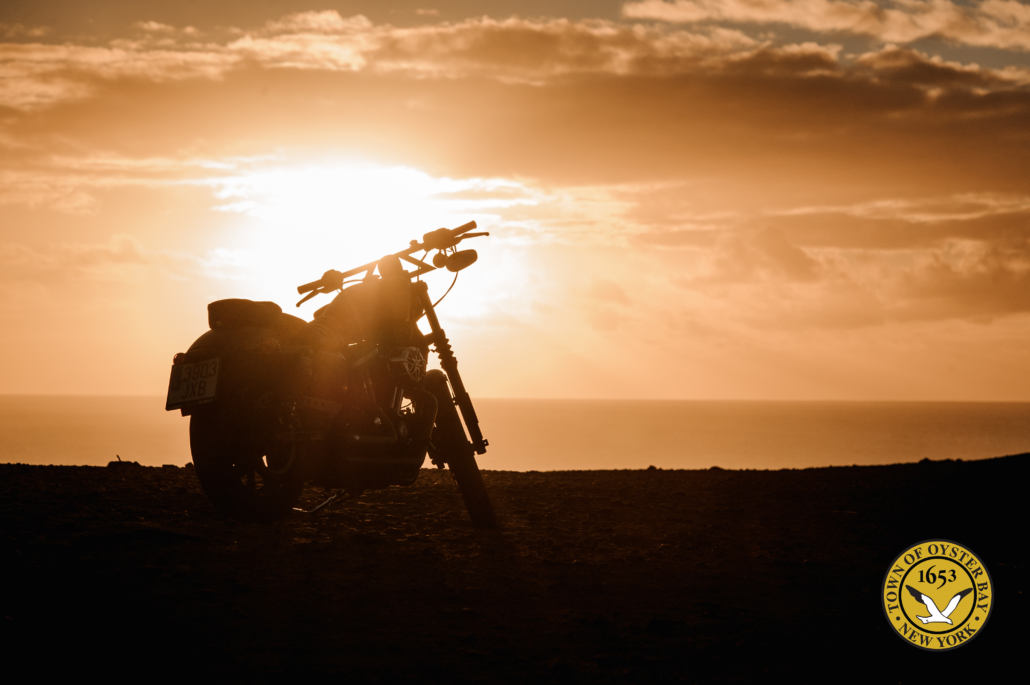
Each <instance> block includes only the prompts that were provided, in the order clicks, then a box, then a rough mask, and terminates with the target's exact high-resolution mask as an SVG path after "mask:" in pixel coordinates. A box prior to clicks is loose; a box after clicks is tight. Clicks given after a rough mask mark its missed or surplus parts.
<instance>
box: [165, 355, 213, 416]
mask: <svg viewBox="0 0 1030 685" xmlns="http://www.w3.org/2000/svg"><path fill="white" fill-rule="evenodd" d="M221 361H222V360H221V359H206V360H204V361H202V362H195V363H193V364H179V365H178V366H173V367H172V377H171V379H170V380H169V381H168V399H167V400H166V401H165V410H166V411H171V410H173V409H179V408H180V407H182V406H183V405H185V404H193V403H194V402H210V401H211V400H213V399H214V398H215V390H217V389H218V369H219V367H220V366H221Z"/></svg>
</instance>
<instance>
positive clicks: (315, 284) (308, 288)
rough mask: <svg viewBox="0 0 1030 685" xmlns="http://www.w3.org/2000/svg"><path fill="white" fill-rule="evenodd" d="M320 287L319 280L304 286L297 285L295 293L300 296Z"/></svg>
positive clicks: (320, 282)
mask: <svg viewBox="0 0 1030 685" xmlns="http://www.w3.org/2000/svg"><path fill="white" fill-rule="evenodd" d="M321 285H322V279H321V278H320V279H318V280H317V281H311V282H310V283H305V284H304V285H298V286H297V292H298V293H300V294H301V295H303V294H304V293H307V292H311V291H312V290H314V289H315V288H317V287H319V286H321Z"/></svg>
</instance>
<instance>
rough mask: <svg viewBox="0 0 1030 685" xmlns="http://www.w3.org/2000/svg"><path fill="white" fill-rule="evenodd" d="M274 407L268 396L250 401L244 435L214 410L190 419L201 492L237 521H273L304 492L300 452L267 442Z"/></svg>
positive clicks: (198, 411) (290, 508) (193, 450)
mask: <svg viewBox="0 0 1030 685" xmlns="http://www.w3.org/2000/svg"><path fill="white" fill-rule="evenodd" d="M273 402H274V399H273V397H272V394H271V393H269V392H266V393H261V394H259V395H258V396H257V397H256V398H255V399H253V400H252V401H251V402H250V403H249V406H247V407H246V410H245V411H246V418H247V423H246V424H245V425H244V430H243V431H241V430H240V427H239V425H234V424H233V423H232V422H230V421H229V420H228V418H227V417H226V415H225V414H226V413H227V412H226V411H224V410H220V409H219V408H218V407H216V406H214V405H211V406H208V407H201V408H199V409H198V410H197V411H195V412H194V413H193V415H192V416H191V417H190V451H191V452H192V454H193V465H194V468H195V470H196V473H197V479H198V480H199V481H200V486H201V487H202V488H203V490H204V494H206V495H207V498H208V500H210V502H211V503H212V504H213V505H214V506H215V508H216V509H218V510H219V511H220V512H221V513H222V514H224V515H226V516H229V517H231V518H234V519H237V520H240V521H247V522H252V523H271V522H273V521H277V520H279V519H281V518H282V517H284V516H285V515H286V514H288V513H289V512H290V511H291V510H292V508H293V506H294V505H295V504H296V503H297V500H298V499H300V495H301V492H302V491H303V489H304V471H303V465H302V463H301V462H302V460H301V457H300V454H299V448H298V447H297V446H296V445H292V444H288V443H287V444H276V443H275V440H274V438H271V439H270V438H269V437H268V436H269V435H270V428H269V427H270V426H273V425H274V424H275V423H277V421H276V420H275V417H274V416H272V415H271V413H272V412H270V411H269V410H270V408H271V406H272V405H273Z"/></svg>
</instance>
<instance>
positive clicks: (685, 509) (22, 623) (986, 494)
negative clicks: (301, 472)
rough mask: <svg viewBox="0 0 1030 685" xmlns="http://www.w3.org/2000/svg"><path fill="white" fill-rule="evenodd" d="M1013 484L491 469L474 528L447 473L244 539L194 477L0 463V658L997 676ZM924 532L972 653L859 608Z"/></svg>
mask: <svg viewBox="0 0 1030 685" xmlns="http://www.w3.org/2000/svg"><path fill="white" fill-rule="evenodd" d="M1028 464H1030V454H1028V455H1019V456H1013V457H1005V458H1000V459H990V460H984V461H975V462H965V463H963V462H952V461H944V462H926V461H924V462H923V463H919V464H908V465H895V466H877V467H850V468H824V469H808V470H801V471H791V470H784V471H724V470H718V469H711V470H705V471H661V470H642V471H580V472H545V473H535V472H529V473H515V472H500V471H492V472H491V471H488V472H485V474H484V477H485V481H486V485H487V488H488V489H489V491H490V493H491V495H492V497H493V498H494V501H495V503H496V506H497V509H498V512H499V515H500V519H501V521H502V526H501V528H500V529H498V530H493V531H484V530H476V529H473V528H472V527H471V525H470V524H469V523H468V520H467V517H466V515H465V512H464V508H463V505H462V501H461V497H460V495H459V494H458V492H457V490H456V488H455V487H454V485H453V483H452V482H451V479H450V476H449V474H448V472H446V471H443V472H438V471H428V470H427V471H423V474H422V476H421V477H420V479H419V480H418V482H417V483H416V484H415V485H414V486H412V487H411V488H407V489H402V488H393V489H389V490H384V491H380V492H370V493H366V494H365V495H363V496H362V497H360V498H359V499H356V500H351V501H347V502H344V503H340V504H334V505H333V506H331V507H330V508H329V509H328V510H326V511H322V512H319V513H317V514H313V515H302V514H296V515H293V516H290V517H289V518H288V519H287V520H284V521H282V522H280V523H277V524H273V525H245V524H240V523H237V522H234V521H232V520H228V519H225V518H222V517H220V516H219V515H218V514H217V513H216V512H215V511H214V510H213V509H212V508H211V506H210V505H209V504H208V502H207V500H206V499H205V497H204V495H203V493H202V492H201V490H200V488H199V486H198V484H197V481H196V477H195V475H194V473H193V470H192V468H190V467H187V468H175V467H165V468H144V467H139V466H132V465H128V466H126V465H121V466H112V467H108V468H92V467H69V466H23V465H16V464H5V465H0V526H2V534H3V535H2V550H0V551H2V556H0V563H2V564H3V569H4V570H3V575H4V577H5V580H6V582H5V589H4V594H3V597H4V600H3V619H2V620H3V624H4V625H5V628H4V632H5V633H6V634H7V637H6V638H5V639H4V641H3V644H4V651H5V653H6V658H5V660H6V661H7V664H8V668H11V667H13V666H15V665H18V664H20V663H24V664H28V665H29V666H30V667H31V668H32V669H33V671H32V672H33V673H34V674H36V677H37V678H44V677H46V676H48V675H78V676H81V675H85V674H89V673H100V674H106V675H109V676H112V677H125V678H129V677H132V678H137V677H149V678H153V677H158V678H161V679H165V678H170V677H172V676H173V675H174V676H179V675H186V676H189V677H218V678H222V679H229V680H255V679H257V680H271V679H281V678H282V677H283V676H295V677H303V678H318V677H320V676H329V677H333V678H349V679H351V680H352V681H357V682H368V681H393V680H396V679H398V678H405V679H409V680H414V679H419V680H424V681H429V682H437V681H443V680H447V681H450V682H465V681H480V682H532V681H545V682H561V683H567V682H591V683H593V682H609V681H620V682H635V683H649V682H664V681H687V682H712V681H721V682H727V681H729V682H736V681H740V682H748V681H768V680H784V679H788V678H789V679H799V680H801V681H803V682H839V681H842V680H848V679H850V678H851V677H854V676H862V677H864V678H866V679H868V680H869V681H870V682H917V681H923V680H926V679H928V678H941V677H945V676H946V677H947V678H948V679H949V680H950V679H952V678H955V677H961V676H974V677H977V678H979V679H981V680H983V679H986V680H994V679H997V678H999V677H1000V676H1001V671H1002V669H1003V668H1004V667H1005V666H1006V665H1012V664H1016V665H1019V666H1020V667H1021V664H1022V659H1021V658H1020V656H1021V655H1022V653H1024V652H1025V645H1026V639H1027V637H1028V630H1027V621H1026V620H1025V619H1023V618H1022V617H1023V615H1024V612H1025V610H1026V609H1027V604H1026V600H1025V586H1026V585H1027V584H1028V580H1027V578H1026V576H1025V572H1026V551H1025V549H1026V544H1027V543H1026V532H1025V531H1026V528H1025V520H1026V519H1024V518H1023V517H1024V516H1025V514H1024V501H1025V498H1024V497H1023V490H1024V489H1025V487H1026V484H1027V478H1026V476H1027V467H1028ZM321 494H322V493H320V492H319V491H317V490H311V491H309V492H308V493H307V494H306V499H305V502H306V503H307V504H314V503H316V502H317V501H318V498H319V496H320V495H321ZM929 537H941V538H946V539H951V540H955V541H957V542H959V543H961V544H963V545H966V546H968V547H970V548H972V549H973V550H974V551H975V552H976V553H977V554H978V555H979V556H980V557H981V558H982V559H983V560H984V562H985V563H986V565H987V568H988V570H989V571H990V573H991V574H992V577H993V580H994V583H995V586H996V593H995V602H996V604H995V609H994V614H993V615H992V617H991V619H990V622H989V624H988V625H987V626H985V629H984V632H983V634H982V635H980V636H978V637H977V639H975V640H973V641H972V642H970V643H969V644H967V645H966V646H963V647H962V648H960V649H958V650H955V651H953V652H948V653H926V652H922V651H919V650H917V649H915V648H913V647H911V646H909V645H907V644H904V643H903V642H902V641H901V640H899V639H898V638H897V637H895V636H894V635H893V634H892V630H891V629H890V627H889V626H888V624H887V620H886V619H885V618H884V615H883V612H882V610H881V608H880V605H879V603H878V589H879V586H880V584H881V582H882V580H883V576H884V574H885V573H886V571H887V568H888V564H889V563H890V562H891V560H892V559H893V557H894V556H895V555H896V554H897V553H898V552H900V551H901V550H902V549H903V548H905V547H906V546H907V545H909V544H911V543H914V542H917V541H920V540H924V539H926V538H929Z"/></svg>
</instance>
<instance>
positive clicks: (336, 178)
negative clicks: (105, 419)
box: [0, 0, 1030, 400]
mask: <svg viewBox="0 0 1030 685" xmlns="http://www.w3.org/2000/svg"><path fill="white" fill-rule="evenodd" d="M166 4H167V3H157V2H126V1H120V0H118V1H115V0H109V1H108V2H100V1H90V0H82V1H79V2H60V1H50V2H31V3H30V2H21V1H13V2H6V3H4V5H3V8H2V9H0V179H2V183H0V315H2V316H3V320H4V325H3V327H2V328H0V393H75V394H83V393H85V394H148V395H155V394H160V393H162V392H163V391H164V388H165V387H166V383H167V373H168V366H169V364H170V360H171V356H172V354H173V353H175V352H177V351H181V350H184V349H185V348H186V347H188V346H189V344H190V342H191V341H192V340H193V339H194V338H195V337H197V336H198V335H199V334H200V333H201V332H202V331H203V329H204V328H205V327H206V311H205V305H206V304H207V303H208V302H209V301H211V300H215V299H221V298H225V297H249V298H252V299H270V300H274V301H276V302H278V303H279V304H281V305H282V306H283V308H284V309H287V310H289V311H293V312H298V310H295V309H294V308H293V303H294V302H295V301H296V299H297V296H296V291H295V290H294V287H295V286H296V285H297V284H299V283H303V282H306V281H310V280H312V279H314V278H317V277H318V276H319V275H320V274H321V273H322V272H323V271H325V270H326V269H328V268H338V269H341V270H342V269H345V268H348V267H351V266H355V265H357V264H360V263H363V262H366V261H369V260H370V259H374V258H377V257H379V256H381V255H382V254H384V253H387V252H393V251H396V250H398V249H401V248H402V247H404V246H405V245H406V243H407V241H408V240H410V239H412V238H416V237H419V236H421V235H422V234H423V233H425V232H426V231H428V230H431V229H434V228H437V227H439V226H457V225H459V224H461V223H464V222H466V221H468V220H470V219H474V220H476V221H477V222H479V224H480V225H481V226H483V227H485V228H487V229H488V230H490V231H491V233H492V237H491V238H489V239H482V240H480V241H477V244H476V245H475V248H476V249H477V250H478V251H479V253H480V262H479V263H478V264H476V265H475V266H474V267H472V268H471V269H469V270H468V271H465V272H463V273H462V276H461V278H459V280H458V284H457V286H456V287H455V290H454V291H453V292H452V293H451V295H449V296H448V298H447V300H445V301H444V303H443V304H442V305H441V307H440V315H441V319H442V320H443V323H444V326H445V328H446V329H447V331H448V333H449V335H450V337H451V338H452V341H453V342H454V345H455V349H456V351H457V353H458V357H459V359H460V360H461V363H462V368H463V371H464V375H465V377H466V383H467V384H468V385H469V389H470V391H471V392H472V393H473V395H479V396H494V397H590V398H602V397H606V398H622V397H632V398H692V399H859V400H861V399H890V400H909V399H923V400H1030V384H1028V383H1027V382H1026V381H1027V379H1030V345H1028V344H1027V342H1028V334H1030V242H1028V241H1030V4H1027V3H1026V2H1016V1H1014V0H987V1H985V2H962V3H957V2H952V1H951V0H936V1H934V2H924V1H922V0H905V1H904V2H902V1H900V0H899V1H895V2H888V1H880V2H876V3H874V2H870V1H868V0H862V1H853V0H798V1H790V0H677V1H676V2H661V1H658V0H645V1H643V2H630V3H620V2H610V1H609V2H585V1H581V2H564V3H563V2H548V3H543V2H517V3H516V2H493V3H489V2H487V3H483V2H479V3H472V2H458V1H452V2H438V3H430V2H397V3H373V2H322V3H319V4H317V5H315V4H310V3H304V2H292V1H281V0H276V1H273V2H267V3H245V2H209V3H204V7H203V8H200V7H199V6H194V3H185V4H179V5H176V6H174V7H166V6H164V5H166ZM257 4H259V5H260V7H259V8H256V7H252V5H257ZM516 12H518V14H515V13H516ZM448 283H449V279H448V278H446V276H444V275H442V274H437V275H434V276H431V277H430V286H431V289H432V291H433V292H435V293H438V294H439V293H442V292H443V290H445V289H446V287H447V284H448ZM326 301H327V300H326V299H325V298H322V299H321V300H318V299H316V300H314V301H313V302H311V303H309V304H307V305H305V306H304V307H303V308H302V309H301V310H299V313H300V314H301V315H304V316H310V314H311V312H312V311H313V310H314V309H315V308H316V307H318V306H319V305H320V304H324V303H325V302H326Z"/></svg>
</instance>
